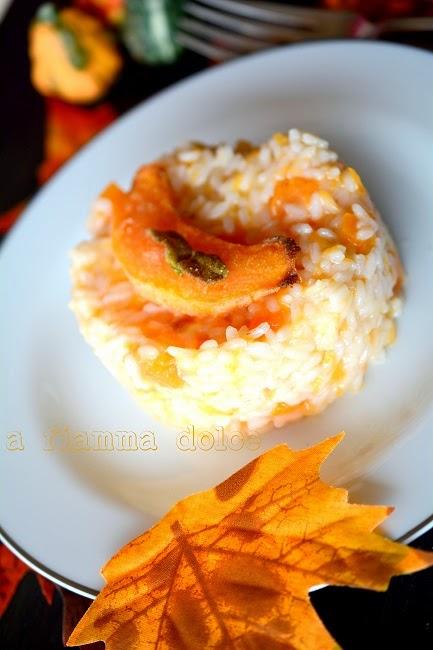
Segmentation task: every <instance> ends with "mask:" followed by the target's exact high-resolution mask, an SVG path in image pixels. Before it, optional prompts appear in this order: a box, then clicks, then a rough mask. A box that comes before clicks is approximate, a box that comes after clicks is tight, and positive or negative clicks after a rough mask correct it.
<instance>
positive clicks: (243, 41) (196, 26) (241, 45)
mask: <svg viewBox="0 0 433 650" xmlns="http://www.w3.org/2000/svg"><path fill="white" fill-rule="evenodd" d="M179 28H180V29H181V30H182V32H183V33H184V34H185V33H186V34H190V35H192V36H198V37H201V36H202V37H204V38H205V40H206V41H210V42H211V43H217V44H218V46H220V47H226V46H227V47H228V48H229V49H230V50H232V51H233V52H238V53H240V54H242V53H243V52H254V51H255V50H260V49H263V48H265V47H269V43H268V42H267V41H262V40H259V39H256V38H251V37H250V36H243V35H241V34H234V33H233V32H228V31H226V30H225V29H221V28H219V27H214V26H213V25H209V24H208V23H203V22H201V21H199V20H194V18H187V17H183V18H181V19H180V21H179Z"/></svg>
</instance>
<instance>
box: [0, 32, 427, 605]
mask: <svg viewBox="0 0 433 650" xmlns="http://www.w3.org/2000/svg"><path fill="white" fill-rule="evenodd" d="M432 79H433V57H432V56H431V55H430V54H428V53H425V52H423V51H418V50H415V49H411V48H407V47H400V46H395V45H387V44H379V43H357V42H328V43H319V44H311V45H302V46H296V47H293V46H292V47H288V48H283V49H278V50H275V51H270V52H266V53H264V54H259V55H255V56H252V57H248V58H244V59H242V60H239V61H236V62H234V63H231V64H230V65H225V66H221V67H217V68H215V69H212V70H210V71H207V72H205V73H203V74H200V75H198V76H196V77H193V78H191V79H189V80H187V81H186V82H183V83H181V84H179V85H177V86H175V87H173V88H171V89H170V90H168V91H166V92H164V93H162V94H161V95H159V96H157V97H156V98H154V99H152V100H151V101H148V102H146V103H144V104H143V105H141V106H139V107H138V108H137V109H135V110H134V111H133V112H131V113H130V114H129V115H127V116H126V117H124V118H123V119H121V120H119V121H118V122H117V123H116V124H115V125H114V126H113V127H111V128H110V129H108V130H107V131H106V132H105V133H104V134H103V135H102V136H101V137H99V138H98V139H97V140H96V141H94V142H93V143H92V144H91V145H90V146H88V147H86V149H85V150H84V151H83V152H82V153H80V154H79V155H77V156H76V157H75V158H74V159H73V160H72V161H71V162H70V163H69V164H68V165H67V166H66V167H65V168H64V169H63V170H62V171H61V172H60V173H59V174H58V175H56V177H55V178H54V180H53V181H52V182H51V183H49V184H48V185H47V187H45V188H44V189H43V190H42V191H41V192H40V193H39V195H38V196H37V197H36V199H35V200H34V201H33V202H32V204H31V206H30V207H29V208H28V210H27V213H26V215H24V217H23V218H22V219H21V220H20V222H19V223H18V225H17V226H16V228H15V229H14V231H13V233H12V235H11V236H10V237H9V238H8V240H7V241H6V243H5V245H4V247H3V249H2V251H1V255H0V291H1V293H0V296H1V302H0V304H1V313H2V317H1V332H0V353H1V367H2V372H1V378H0V395H1V413H0V436H1V440H0V442H1V446H2V452H1V495H2V496H1V500H2V502H1V525H2V528H3V539H4V540H5V541H6V543H8V544H9V545H10V546H12V547H13V548H15V550H17V551H18V552H19V553H21V555H22V556H23V558H24V559H25V560H26V561H27V562H28V563H30V564H32V565H33V566H34V567H36V568H37V569H38V570H40V571H42V572H43V573H45V574H46V575H48V576H50V577H52V578H54V579H55V580H57V581H58V582H59V583H61V584H64V585H66V586H69V587H71V588H73V589H75V590H76V591H79V592H82V593H85V594H92V593H93V592H94V591H96V590H98V589H99V588H100V587H101V584H102V580H101V578H100V576H99V568H100V566H101V565H102V564H103V563H104V562H105V561H106V560H108V559H109V558H110V556H111V555H112V554H113V553H114V552H115V551H116V550H117V549H118V548H119V547H120V546H121V545H122V544H124V543H125V542H127V541H128V540H129V539H130V538H132V537H134V536H135V535H137V534H139V533H140V532H141V531H143V530H144V529H146V528H147V527H148V526H149V525H150V524H151V523H152V522H154V521H155V519H156V518H157V517H159V516H160V515H162V514H163V513H164V511H165V510H166V509H167V508H168V507H169V506H170V504H172V503H173V502H174V501H176V500H177V499H178V498H180V497H182V496H184V495H186V494H187V493H190V492H191V491H194V490H198V489H202V488H206V487H208V486H210V485H212V484H214V483H216V482H219V481H221V480H222V479H223V478H224V477H226V476H227V475H228V474H230V473H231V472H232V471H233V470H235V469H237V468H238V467H240V466H241V465H242V464H244V463H245V462H246V461H247V460H249V459H250V458H251V457H252V456H253V455H254V453H253V452H247V451H237V452H229V451H226V452H221V451H209V452H203V451H201V452H200V451H196V452H192V451H190V452H186V451H180V450H179V449H177V447H176V434H177V433H179V431H175V430H173V431H171V430H168V429H166V428H163V427H161V426H160V425H159V424H158V423H156V422H154V421H152V420H151V419H150V418H149V417H147V416H146V414H145V413H143V412H142V411H140V410H139V409H138V407H136V405H135V404H134V402H133V401H132V399H131V398H130V397H129V395H128V394H126V392H125V391H124V390H123V389H122V388H121V387H120V386H119V385H118V383H117V382H116V381H115V380H114V379H113V378H112V377H111V376H110V375H109V374H108V372H107V371H106V370H105V369H104V368H103V366H102V365H101V364H100V363H99V361H97V359H96V358H95V357H94V355H93V353H92V351H91V349H90V348H89V347H88V346H87V344H86V343H85V342H84V340H83V339H82V338H81V336H80V334H79V332H78V328H77V325H76V322H75V320H74V317H73V315H72V314H71V313H70V312H69V310H68V307H67V303H68V296H69V279H68V251H69V250H70V248H71V247H72V246H73V245H74V244H76V243H77V242H78V241H80V240H81V239H83V238H85V237H86V232H85V228H84V224H85V220H86V215H87V212H88V209H89V205H90V203H91V201H92V199H93V198H94V197H95V195H96V194H97V193H98V191H99V190H100V189H101V188H102V187H103V186H104V185H105V184H106V183H107V182H108V181H110V180H112V179H113V180H115V181H117V182H120V183H123V184H127V183H128V182H129V180H130V179H131V177H132V174H133V172H134V171H135V169H136V168H137V167H138V166H139V165H140V164H141V163H143V162H144V161H148V160H152V159H153V158H155V157H157V156H159V155H160V154H161V153H162V152H164V151H167V150H169V149H171V148H172V147H173V146H175V145H178V144H181V143H182V142H184V141H185V140H188V139H195V140H205V141H209V142H215V141H220V140H225V139H228V140H234V139H236V138H238V137H244V138H251V139H256V140H260V139H262V138H266V137H267V136H268V135H269V134H271V133H272V132H273V131H275V130H285V129H287V128H288V127H291V126H297V127H300V128H302V129H307V130H310V131H313V132H317V133H319V134H320V135H322V136H323V137H325V138H327V139H328V140H329V141H330V142H331V144H332V146H333V147H334V148H336V150H337V151H338V152H339V153H340V155H341V157H342V158H343V159H345V160H346V161H350V163H351V164H353V165H354V166H355V167H356V168H357V169H358V170H360V172H361V174H362V176H363V178H364V179H365V181H366V184H367V186H368V188H369V189H370V192H371V195H372V197H373V199H374V200H375V202H376V204H377V205H378V207H379V209H380V210H381V212H382V214H383V216H384V218H385V220H386V222H387V223H388V224H389V226H390V229H391V231H392V233H393V235H394V237H395V238H396V240H397V242H398V245H399V247H400V250H401V253H402V257H403V260H404V264H405V267H406V270H407V275H408V283H407V299H406V304H405V308H404V312H403V316H402V318H401V322H400V326H399V336H398V340H397V343H396V344H395V346H394V347H393V348H392V350H391V351H390V353H389V355H388V359H387V361H386V363H385V364H383V365H381V366H376V367H373V368H371V370H370V371H369V373H368V377H367V381H366V385H365V388H364V389H363V391H362V392H361V393H359V394H358V395H356V396H348V397H345V398H343V399H341V400H339V401H338V402H336V403H335V404H334V405H333V406H332V407H331V408H329V409H328V410H327V411H326V412H325V413H324V414H323V415H320V416H317V417H314V418H311V419H306V420H303V421H301V422H298V423H295V424H293V425H291V426H289V427H287V428H285V429H284V430H280V431H278V432H275V433H272V434H270V435H268V436H267V437H266V438H265V439H264V440H263V444H262V447H261V451H263V450H265V449H267V448H269V447H271V446H273V445H274V444H276V443H277V442H280V441H287V442H288V443H289V445H291V446H294V447H303V446H307V445H309V444H311V443H313V442H315V441H318V440H320V439H321V438H323V437H325V436H328V435H331V434H334V433H336V432H338V431H340V430H341V429H345V430H346V431H347V437H346V439H345V441H344V442H343V444H342V445H341V446H340V447H339V448H338V450H337V452H336V453H335V454H334V456H333V457H332V458H331V459H330V460H329V461H328V462H327V464H326V467H325V470H324V477H325V478H326V479H330V480H332V481H333V482H336V483H339V484H345V485H348V486H349V487H350V488H351V495H352V498H353V499H354V500H362V501H365V502H377V503H386V504H392V505H394V506H396V511H395V513H394V514H393V515H392V516H391V517H390V519H389V520H388V522H387V524H386V526H385V531H386V532H387V533H388V534H390V535H391V536H393V537H402V536H405V538H406V539H409V538H410V537H413V536H414V535H415V534H416V532H417V531H418V532H419V531H420V530H421V529H423V528H425V527H427V526H428V525H430V522H431V517H432V513H433V490H432V475H433V471H432V468H433V443H432V435H431V432H432V430H433V408H432V401H433V399H432V398H433V371H432V360H433V336H432V332H433V284H432V267H433V214H432V206H433V83H431V82H432ZM17 173H19V170H17ZM52 427H60V428H64V427H67V428H68V430H69V432H70V433H71V434H73V433H76V432H80V431H81V432H83V431H84V432H92V431H108V432H113V433H114V432H116V431H119V430H121V431H124V430H126V431H133V432H136V433H138V434H139V433H141V432H143V431H146V430H151V431H153V432H154V433H155V436H156V441H157V444H158V447H159V448H158V451H154V452H152V451H150V452H143V451H137V452H132V451H129V452H128V451H122V452H121V451H117V452H115V451H113V452H101V451H99V452H97V451H87V452H75V453H64V452H61V451H51V452H50V451H45V450H44V434H45V433H47V432H48V431H49V430H50V429H51V428H52ZM8 432H21V433H22V435H23V439H24V444H25V448H24V449H23V450H21V451H8V450H6V449H5V447H6V442H7V434H8ZM9 441H10V442H13V437H12V438H9ZM257 453H258V452H255V454H257Z"/></svg>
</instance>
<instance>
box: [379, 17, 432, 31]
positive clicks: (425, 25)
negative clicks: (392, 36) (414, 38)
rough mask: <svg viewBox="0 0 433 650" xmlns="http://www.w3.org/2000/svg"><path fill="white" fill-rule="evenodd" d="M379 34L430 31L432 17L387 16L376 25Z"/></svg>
mask: <svg viewBox="0 0 433 650" xmlns="http://www.w3.org/2000/svg"><path fill="white" fill-rule="evenodd" d="M378 31H379V34H384V33H386V32H430V31H433V17H419V18H418V17H413V18H411V17H410V18H388V19H387V20H383V21H382V22H381V23H379V25H378Z"/></svg>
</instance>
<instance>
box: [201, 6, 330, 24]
mask: <svg viewBox="0 0 433 650" xmlns="http://www.w3.org/2000/svg"><path fill="white" fill-rule="evenodd" d="M199 1H200V3H201V4H204V5H208V6H209V7H212V8H213V9H218V10H219V11H224V12H228V13H230V14H237V15H239V16H243V17H244V18H252V19H255V20H263V21H268V22H271V23H272V22H273V23H277V24H284V25H288V26H289V27H297V26H299V27H311V28H314V27H315V26H316V25H317V21H318V20H320V19H321V18H322V15H321V14H320V13H319V12H318V10H317V9H304V8H302V7H292V6H291V7H290V10H289V11H287V10H288V7H284V5H277V4H271V3H269V4H265V3H262V2H243V1H242V0H199ZM322 13H323V12H322Z"/></svg>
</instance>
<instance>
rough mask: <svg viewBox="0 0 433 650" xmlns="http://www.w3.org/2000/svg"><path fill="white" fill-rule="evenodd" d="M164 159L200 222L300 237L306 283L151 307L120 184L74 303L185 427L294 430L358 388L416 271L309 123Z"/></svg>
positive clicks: (177, 193) (128, 381)
mask: <svg viewBox="0 0 433 650" xmlns="http://www.w3.org/2000/svg"><path fill="white" fill-rule="evenodd" d="M157 164H158V167H159V168H162V169H163V170H165V173H166V175H167V178H168V179H169V182H170V186H171V189H172V192H173V195H174V197H175V202H176V209H177V210H178V212H179V215H181V218H182V219H183V220H184V221H185V222H186V223H188V224H189V225H190V226H191V227H194V228H195V229H201V230H202V231H205V232H206V233H208V234H210V235H212V236H214V237H215V238H219V239H222V240H226V241H228V242H233V243H236V244H260V243H262V242H264V241H265V240H267V239H270V238H273V237H276V236H278V237H281V236H282V237H284V238H289V239H290V240H292V241H295V242H296V244H297V247H299V250H298V248H296V250H297V257H296V260H295V262H296V269H295V271H296V273H295V274H293V277H296V280H297V281H296V282H293V283H291V284H289V285H288V286H283V287H282V288H279V289H278V290H276V291H275V292H274V293H268V294H267V295H260V296H259V297H256V298H255V299H252V300H251V299H250V300H249V301H244V302H243V303H240V304H237V305H234V306H233V305H232V306H231V307H230V309H228V310H221V311H219V310H211V312H210V313H199V314H194V313H193V314H185V313H182V312H181V311H173V310H172V309H171V308H170V306H169V305H167V302H166V301H165V302H164V301H163V300H158V295H155V297H154V298H153V300H154V302H150V301H149V300H148V299H146V298H144V297H143V296H142V295H141V294H140V292H139V291H138V290H137V285H136V284H135V283H134V282H131V278H130V276H129V275H127V274H126V272H125V268H124V265H123V264H122V260H121V259H118V256H116V254H115V250H113V245H112V244H113V240H112V218H113V205H114V204H113V195H114V194H115V191H114V190H113V188H112V187H111V188H110V187H108V188H107V190H106V191H105V192H103V193H102V194H101V195H100V197H99V198H98V199H97V200H96V202H95V205H94V207H93V210H92V213H91V216H90V222H89V229H90V233H91V239H89V240H88V241H86V242H84V243H81V244H79V245H78V246H77V247H76V248H75V249H74V250H73V251H72V269H71V275H72V301H71V307H72V309H73V311H74V312H75V314H76V317H77V319H78V323H79V326H80V329H81V332H82V334H83V336H84V338H85V339H86V340H87V341H88V343H89V344H90V345H91V346H92V348H93V349H94V351H95V353H96V354H97V355H98V357H99V358H100V359H101V361H102V362H103V363H104V364H105V366H106V367H107V368H108V369H109V370H110V371H111V372H112V373H113V374H114V375H115V376H116V377H117V378H118V379H119V381H120V382H121V383H122V384H123V385H124V386H125V387H126V388H127V389H128V390H129V391H130V392H131V393H132V394H133V395H134V397H135V398H136V399H137V400H138V401H139V403H140V404H141V405H142V406H143V408H144V409H145V410H146V411H148V412H149V413H150V414H151V415H153V416H155V417H156V418H158V419H161V420H163V421H166V422H169V423H171V424H172V425H173V426H174V427H176V428H177V429H178V428H179V427H184V426H187V425H191V424H192V425H195V426H197V427H203V428H207V429H209V428H211V427H215V426H224V427H226V428H227V429H230V428H231V429H234V428H236V429H238V430H241V431H245V432H248V431H252V430H258V429H263V428H267V427H270V426H272V425H273V426H281V425H282V424H284V423H285V422H287V421H290V420H294V419H296V418H299V417H302V416H304V415H310V414H314V413H318V412H319V411H321V410H322V409H323V408H325V407H326V406H327V405H328V404H330V403H331V402H332V401H333V400H334V399H335V398H337V397H338V396H340V395H342V394H343V393H346V392H348V391H352V392H353V391H357V390H359V388H360V387H361V385H362V382H363V378H364V375H365V372H366V369H367V367H368V364H369V363H370V362H375V361H380V360H382V359H383V357H384V351H385V348H386V347H387V346H388V345H389V344H391V343H392V342H393V341H394V340H395V336H396V326H395V318H396V316H397V315H398V313H399V311H400V308H401V298H400V292H401V287H402V282H403V273H402V268H401V264H400V261H399V257H398V253H397V251H396V249H395V246H394V244H393V242H392V240H391V238H390V236H389V234H388V232H387V230H386V228H385V226H384V224H383V222H382V221H381V219H380V216H379V214H378V212H377V210H376V209H375V207H374V205H373V203H372V201H371V199H370V197H369V195H368V193H367V191H366V189H365V187H364V185H363V183H362V181H361V179H360V177H359V175H358V174H357V173H356V172H355V170H354V169H352V168H351V167H346V166H345V165H343V164H342V163H341V162H339V161H338V158H337V155H336V154H335V153H334V152H333V151H331V150H330V149H329V146H328V143H327V142H325V141H324V140H321V139H320V138H318V137H316V136H314V135H312V134H309V133H303V132H301V131H298V130H297V129H291V130H290V131H288V133H276V134H274V135H273V136H272V137H271V139H270V140H269V141H268V142H266V143H264V144H263V145H261V146H254V145H252V144H250V143H247V142H244V141H240V142H238V143H237V144H236V145H235V146H230V145H226V144H223V145H218V146H205V145H202V144H198V143H191V144H189V145H187V146H185V147H182V148H180V149H177V150H176V151H174V152H173V153H171V154H169V155H167V156H165V157H163V158H161V159H160V160H159V161H157ZM253 248H255V247H253ZM256 272H257V273H258V274H260V272H261V269H260V268H257V271H256ZM180 282H181V280H180ZM245 302H246V304H245Z"/></svg>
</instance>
